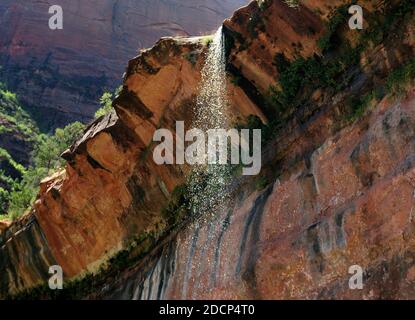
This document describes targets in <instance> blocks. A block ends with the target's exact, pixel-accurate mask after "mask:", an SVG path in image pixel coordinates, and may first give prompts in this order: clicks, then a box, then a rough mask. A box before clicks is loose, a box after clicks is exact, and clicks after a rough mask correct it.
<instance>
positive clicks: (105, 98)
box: [95, 86, 122, 119]
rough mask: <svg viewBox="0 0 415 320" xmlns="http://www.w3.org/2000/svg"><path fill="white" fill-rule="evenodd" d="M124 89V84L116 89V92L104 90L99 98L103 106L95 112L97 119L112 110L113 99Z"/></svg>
mask: <svg viewBox="0 0 415 320" xmlns="http://www.w3.org/2000/svg"><path fill="white" fill-rule="evenodd" d="M121 90H122V86H120V87H118V88H117V90H115V92H114V94H112V93H111V92H104V93H103V95H102V96H101V99H100V100H99V103H100V104H101V108H100V109H98V110H97V112H96V113H95V119H98V118H100V117H103V116H105V115H107V114H108V113H110V112H111V110H112V109H113V108H112V101H113V99H114V98H115V97H116V96H118V95H119V94H120V92H121Z"/></svg>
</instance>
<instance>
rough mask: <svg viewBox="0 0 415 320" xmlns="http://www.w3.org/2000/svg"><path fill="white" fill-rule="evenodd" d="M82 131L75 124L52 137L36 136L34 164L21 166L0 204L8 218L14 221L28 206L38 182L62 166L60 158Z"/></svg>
mask: <svg viewBox="0 0 415 320" xmlns="http://www.w3.org/2000/svg"><path fill="white" fill-rule="evenodd" d="M83 130H84V125H83V124H81V123H79V122H75V123H72V124H70V125H68V126H66V127H65V128H63V129H56V131H55V134H54V135H52V136H48V135H45V134H41V135H39V136H38V137H37V140H36V144H35V148H34V151H33V154H32V159H33V160H32V162H33V165H32V166H31V167H30V168H28V169H27V170H24V168H23V167H22V170H23V174H22V179H21V181H14V183H13V185H12V189H11V191H10V192H9V194H8V195H7V198H6V201H7V204H3V207H7V208H8V215H9V218H11V219H14V218H16V217H18V216H20V215H22V214H23V213H24V212H25V211H26V210H27V209H28V208H30V207H31V205H32V203H33V201H34V200H35V198H36V196H37V193H38V190H39V184H40V181H41V180H42V179H44V178H45V177H47V176H48V175H50V174H52V173H53V172H55V171H56V170H58V169H59V168H61V167H62V166H63V164H64V160H63V159H61V157H60V155H61V154H62V152H63V151H65V150H66V149H67V148H68V147H69V146H70V145H71V144H72V143H73V142H74V141H75V140H76V139H77V138H79V136H80V134H81V133H82V131H83Z"/></svg>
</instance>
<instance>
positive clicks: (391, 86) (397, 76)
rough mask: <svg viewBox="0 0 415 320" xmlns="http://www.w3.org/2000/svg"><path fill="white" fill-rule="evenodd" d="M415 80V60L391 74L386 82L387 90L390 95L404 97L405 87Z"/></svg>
mask: <svg viewBox="0 0 415 320" xmlns="http://www.w3.org/2000/svg"><path fill="white" fill-rule="evenodd" d="M414 78H415V59H413V60H411V61H409V62H407V63H406V64H404V65H402V66H400V67H399V68H397V69H395V70H394V71H392V72H391V73H390V75H389V76H388V78H387V80H386V90H387V92H388V93H390V94H393V95H396V96H402V95H403V94H404V93H405V87H406V86H407V85H408V84H409V83H410V82H411V81H413V80H414Z"/></svg>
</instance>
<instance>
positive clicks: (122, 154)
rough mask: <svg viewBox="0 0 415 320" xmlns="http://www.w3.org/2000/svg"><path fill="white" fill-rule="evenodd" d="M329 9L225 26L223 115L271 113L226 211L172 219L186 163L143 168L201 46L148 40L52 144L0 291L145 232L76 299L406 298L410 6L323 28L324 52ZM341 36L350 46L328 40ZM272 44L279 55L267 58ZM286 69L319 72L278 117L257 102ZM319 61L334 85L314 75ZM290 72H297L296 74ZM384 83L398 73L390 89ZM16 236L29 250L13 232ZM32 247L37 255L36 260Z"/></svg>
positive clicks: (182, 99) (186, 101)
mask: <svg viewBox="0 0 415 320" xmlns="http://www.w3.org/2000/svg"><path fill="white" fill-rule="evenodd" d="M329 3H330V5H332V6H331V7H330V6H329ZM343 3H346V1H338V2H336V3H335V5H333V2H332V1H330V2H329V1H323V0H319V1H316V0H314V1H304V2H303V5H302V6H300V8H289V7H288V6H287V5H285V4H284V3H283V2H281V1H277V0H275V1H269V2H267V4H266V6H263V7H258V5H257V4H256V3H252V4H250V5H249V6H248V7H246V8H243V9H241V10H239V11H238V12H236V13H235V14H234V16H233V17H232V18H231V19H230V20H227V21H225V24H224V25H225V35H226V38H227V55H228V70H229V81H228V88H229V102H230V108H231V114H232V116H233V122H234V123H241V122H243V120H244V119H246V118H247V117H248V116H249V115H257V116H258V117H259V118H261V119H262V120H263V121H266V120H268V121H269V122H270V123H271V122H273V121H274V122H275V120H276V119H275V118H276V116H275V114H276V113H277V111H278V114H279V115H280V116H281V117H282V116H284V118H281V119H277V120H280V121H279V122H278V125H275V126H274V127H273V126H272V125H271V124H270V125H269V127H268V128H272V130H274V135H273V136H271V137H270V138H269V141H268V142H267V143H266V144H265V145H266V147H265V149H264V151H263V157H262V159H263V169H262V172H261V174H260V176H259V177H238V176H236V177H234V181H233V183H232V188H231V192H232V197H231V201H230V202H229V204H228V205H227V206H226V207H227V210H221V211H218V212H216V214H214V215H209V217H206V218H205V219H202V220H201V221H197V222H192V223H190V222H186V221H185V222H186V223H184V224H179V225H177V226H176V227H175V228H174V229H169V228H168V227H167V221H166V219H165V217H164V216H163V215H162V214H161V211H162V210H161V209H162V208H164V207H165V204H166V203H167V202H168V201H170V202H171V200H172V199H174V194H175V193H174V192H173V190H174V188H175V186H177V185H179V184H181V183H182V182H183V181H184V176H185V173H187V172H188V169H189V168H187V167H179V166H157V165H155V164H154V163H153V162H152V157H151V150H152V148H153V146H152V145H151V139H152V134H153V132H154V130H155V129H156V128H158V127H163V128H171V129H174V121H176V120H185V121H186V123H189V121H190V120H191V119H192V113H191V110H192V105H193V104H194V97H195V95H196V94H197V92H198V87H197V84H198V83H199V81H200V69H201V67H202V65H203V61H204V55H205V52H206V50H207V48H206V45H205V43H206V41H205V40H204V39H202V38H182V39H170V38H166V39H162V40H160V41H159V42H158V43H157V44H156V46H155V47H153V48H152V49H151V50H147V51H144V52H143V53H142V54H141V55H140V56H138V57H137V58H135V59H133V60H132V61H130V63H129V66H128V70H127V73H126V76H125V80H124V89H123V91H122V93H121V94H120V96H119V97H118V98H117V99H116V100H115V101H114V107H115V111H114V112H112V113H111V114H109V115H108V116H106V117H105V118H102V119H99V120H98V121H96V122H95V123H94V124H92V125H91V126H90V127H89V128H88V129H87V131H86V132H85V135H84V137H83V138H82V139H81V140H80V141H78V142H77V143H75V145H74V146H73V147H72V148H71V150H68V151H67V152H65V154H64V155H63V156H64V157H65V159H67V160H68V164H67V167H66V169H65V171H62V172H61V173H59V174H57V175H56V176H54V177H51V178H49V179H48V180H45V181H44V182H43V183H42V186H41V193H40V195H39V199H38V201H37V202H36V205H35V208H34V210H33V212H32V213H31V214H30V215H29V216H27V217H26V218H25V219H24V220H22V221H20V222H18V223H17V224H15V225H13V226H11V227H10V228H9V229H7V230H6V232H5V233H3V238H4V240H3V242H2V243H4V244H8V245H7V246H5V245H3V246H0V247H1V250H3V251H2V252H1V255H0V257H2V259H3V260H2V261H12V262H11V263H5V262H3V264H4V265H5V268H4V270H6V272H5V273H4V274H2V275H0V277H2V278H1V283H2V292H3V293H7V292H12V293H13V292H17V291H19V290H21V289H23V288H28V287H32V286H34V285H36V284H38V283H41V282H42V281H44V280H45V277H44V276H43V274H42V271H41V270H44V268H45V267H46V265H47V264H48V263H52V261H56V263H58V264H60V265H61V266H62V267H63V269H64V272H65V275H66V277H67V278H72V277H75V276H77V275H81V274H83V273H84V272H85V271H86V270H89V271H96V270H98V268H99V265H100V264H101V263H102V262H104V261H105V260H106V259H107V258H108V257H110V256H111V255H112V254H113V253H115V252H116V251H117V250H119V249H120V248H124V249H126V248H127V247H128V243H131V242H130V240H131V239H134V237H136V236H137V235H142V234H143V232H145V233H149V232H152V234H154V235H155V236H154V237H155V238H156V240H155V243H154V245H152V246H151V247H150V250H144V251H143V250H141V249H140V245H139V244H138V243H140V241H141V240H140V241H138V240H136V241H135V242H134V246H133V248H132V249H131V248H128V250H127V253H128V255H130V256H131V255H133V254H134V250H141V251H140V252H138V255H137V256H138V257H139V258H138V259H137V260H136V261H135V262H134V263H133V264H130V265H129V266H128V268H123V269H122V270H120V272H118V273H117V275H116V277H108V278H105V277H104V278H103V279H100V282H99V283H96V286H95V287H94V290H93V292H88V293H87V294H86V296H87V297H89V298H124V299H127V298H128V299H132V298H134V299H180V298H194V299H198V298H230V299H234V298H249V299H252V298H254V299H257V298H263V299H283V298H289V299H298V298H313V299H315V298H324V299H333V298H343V299H348V298H364V299H376V298H392V299H397V298H414V297H415V292H414V289H413V288H414V281H415V277H414V267H413V265H414V256H415V252H414V249H413V244H414V243H413V242H414V239H415V237H414V230H415V229H414V221H413V208H414V196H413V195H414V188H415V180H414V179H415V169H414V168H415V167H414V161H413V160H414V156H415V149H414V147H413V146H414V139H415V131H414V129H413V128H414V124H415V109H414V106H415V90H414V86H413V78H414V74H415V71H414V70H413V63H414V62H413V61H412V59H413V56H414V48H415V29H414V24H415V21H414V15H413V10H414V8H413V5H412V4H411V1H407V2H405V1H403V2H397V3H400V4H397V3H392V4H390V5H391V7H386V9H388V10H389V11H387V12H388V14H390V15H391V16H393V17H400V18H401V19H399V20H395V21H394V20H388V21H389V22H388V24H389V27H390V29H389V30H388V32H384V33H383V34H382V35H381V36H379V35H378V34H376V37H375V36H374V35H373V34H371V33H369V34H363V37H362V38H361V35H362V34H361V33H357V31H352V30H348V29H347V27H344V28H341V27H339V28H337V29H336V32H335V33H334V35H335V36H336V37H335V38H334V37H331V38H330V41H335V42H336V44H338V48H340V49H339V50H338V51H336V50H333V49H331V51H329V53H327V52H326V51H327V48H326V49H323V50H322V48H321V45H320V46H319V45H317V40H318V39H321V37H324V35H326V34H327V31H328V30H329V29H330V28H328V27H326V26H327V24H326V23H327V21H331V19H332V17H333V12H334V10H336V9H337V8H338V7H339V6H340V5H341V4H343ZM363 4H364V5H365V9H366V12H367V13H368V15H367V18H368V20H367V21H368V22H369V24H370V23H375V21H377V20H376V19H377V18H379V17H384V13H385V7H383V6H384V5H385V4H382V3H381V2H379V3H378V4H377V5H373V2H372V1H370V2H369V1H368V2H363ZM317 9H318V10H317ZM382 15H383V16H382ZM253 17H254V18H255V19H253ZM249 19H253V20H249ZM382 19H383V18H382ZM385 19H386V18H385ZM249 21H255V24H253V23H252V22H249ZM346 23H347V20H346ZM281 30H284V32H282V31H281ZM368 30H369V31H370V30H371V29H370V28H368ZM359 39H360V40H359ZM361 39H363V40H361ZM367 39H369V40H367ZM359 41H362V42H361V43H359ZM345 42H347V43H351V45H350V46H345V47H344V46H342V45H340V43H345ZM298 43H300V44H301V45H299V44H298ZM342 50H345V52H347V53H356V52H357V53H358V54H355V55H346V56H347V58H349V57H351V56H355V57H357V59H356V60H355V62H354V63H351V64H347V63H346V62H345V61H346V60H341V59H344V58H341V57H342V56H344V55H342V53H344V51H342ZM279 53H283V54H284V56H285V58H286V59H287V61H283V63H281V61H280V63H278V61H277V62H276V61H275V60H276V59H275V57H276V56H279V57H280V55H278V54H279ZM254 56H255V57H254ZM300 56H303V57H305V58H309V59H308V60H306V62H304V61H303V60H302V59H301V58H300ZM339 60H340V61H342V63H340V64H339V65H337V64H336V63H335V62H336V61H339ZM290 62H291V64H290ZM297 63H302V66H303V67H304V68H306V67H307V68H309V69H310V70H312V71H313V72H315V74H317V75H319V77H320V78H313V79H312V80H313V81H310V82H301V83H302V84H303V86H302V87H300V89H301V90H299V92H298V93H297V95H296V96H295V97H294V98H293V100H296V99H300V100H301V102H302V103H301V104H298V105H295V108H291V109H290V108H289V107H288V106H287V108H286V109H284V112H280V111H279V110H276V109H275V108H280V107H281V106H280V105H278V104H277V103H275V104H273V105H272V106H273V107H274V109H275V110H274V109H272V107H271V106H270V105H269V102H267V101H268V99H266V98H267V95H269V94H270V93H268V87H269V85H273V86H275V87H276V88H277V89H274V90H278V88H285V89H286V88H291V87H293V86H294V85H292V82H289V83H290V84H291V86H287V81H288V80H287V78H286V75H287V72H284V70H283V69H281V65H282V66H284V68H292V66H294V67H295V66H296V64H297ZM308 63H318V67H319V68H310V65H309V64H308ZM333 63H334V64H333ZM345 65H346V67H344V66H345ZM312 66H314V64H312ZM405 66H409V67H408V68H406V67H405ZM329 67H330V68H329ZM403 67H405V68H404V69H402V68H403ZM322 68H328V70H329V72H330V75H331V77H335V80H336V81H335V84H333V83H332V82H330V81H329V82H327V83H329V84H330V85H326V82H322V80H321V79H323V78H324V76H326V73H325V72H326V71H324V73H321V72H320V71H321V69H322ZM336 68H341V69H340V70H341V72H338V73H335V72H334V70H337V69H336ZM309 69H307V70H309ZM316 69H317V71H316ZM289 70H291V71H292V72H293V73H294V71H293V70H294V69H289ZM301 71H302V69H300V71H296V72H299V74H300V75H301V77H302V78H300V80H301V81H303V79H304V78H307V77H308V74H302V73H301ZM290 74H291V73H290ZM313 74H314V73H313ZM333 74H335V75H336V76H333ZM408 77H409V79H408ZM235 79H237V81H236V80H235ZM295 80H296V81H300V80H298V79H295ZM398 80H400V81H402V80H405V81H406V82H405V83H404V84H403V87H400V86H399V85H398V82H397V81H398ZM290 81H291V80H290ZM295 83H297V82H295ZM315 83H318V84H319V85H318V86H315ZM320 83H324V86H323V85H320ZM377 88H380V89H381V90H375V89H377ZM398 89H399V90H398ZM276 96H277V98H280V99H281V96H278V95H276ZM271 97H274V100H277V102H278V101H279V100H278V99H276V98H275V96H271ZM356 97H358V98H360V99H359V101H358V102H354V99H353V98H356ZM289 102H290V101H289ZM265 114H266V115H267V117H266V116H265ZM273 116H274V118H273ZM264 181H265V182H266V183H264ZM25 221H32V224H31V226H32V227H31V228H28V227H24V226H25V225H26V224H25V223H26V222H25ZM19 230H21V232H19ZM30 230H33V231H30ZM30 234H35V235H36V239H37V240H36V245H33V241H27V239H28V238H29V236H28V235H30ZM160 234H163V236H159V235H160ZM32 237H34V236H32ZM0 243H1V242H0ZM9 246H13V247H16V248H21V249H20V250H11V249H9ZM33 247H35V248H42V252H46V253H48V254H47V256H42V257H43V258H42V259H41V260H40V261H39V263H37V264H36V267H31V261H32V259H33V257H39V254H38V253H37V252H36V250H32V248H33ZM135 253H137V252H135ZM143 253H145V255H143ZM353 265H359V266H360V267H362V269H363V270H364V288H363V290H350V289H349V279H350V277H351V275H350V274H349V273H348V271H349V268H350V267H351V266H353ZM33 270H35V272H34V271H33ZM36 270H37V271H36ZM17 271H18V272H17ZM33 274H36V276H33Z"/></svg>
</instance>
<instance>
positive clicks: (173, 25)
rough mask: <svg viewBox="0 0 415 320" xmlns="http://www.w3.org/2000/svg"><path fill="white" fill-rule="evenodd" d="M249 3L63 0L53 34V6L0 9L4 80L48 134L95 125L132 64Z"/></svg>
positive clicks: (8, 0)
mask: <svg viewBox="0 0 415 320" xmlns="http://www.w3.org/2000/svg"><path fill="white" fill-rule="evenodd" d="M246 3H247V1H245V0H226V1H220V2H218V1H195V0H168V1H159V0H156V1H145V0H140V1H130V0H121V1H119V0H105V1H101V0H93V1H81V0H76V1H73V0H70V1H69V0H59V1H55V2H54V4H55V5H60V6H62V9H63V14H64V16H63V17H64V28H63V30H54V31H52V30H50V29H49V27H48V20H49V17H50V16H51V15H49V13H48V10H49V4H48V3H45V2H39V1H32V0H30V1H27V0H18V1H15V0H5V1H2V2H1V4H0V30H2V36H1V38H0V66H1V67H2V69H1V79H2V81H5V82H7V84H8V85H9V87H10V88H11V89H12V90H13V91H14V92H16V93H17V94H18V95H19V97H20V98H21V100H22V102H23V103H24V104H25V105H26V106H27V107H28V108H29V109H30V110H31V113H32V114H33V116H34V117H35V118H36V120H37V121H38V122H39V124H40V126H41V128H42V129H47V130H49V129H50V128H56V127H60V126H63V125H65V124H68V123H70V122H73V121H75V120H82V121H88V120H90V119H91V118H92V116H93V114H94V112H95V110H96V109H97V105H98V104H97V101H98V99H99V97H100V95H101V94H102V92H103V91H104V90H106V89H107V90H113V89H114V88H115V87H116V86H118V85H119V84H120V82H121V78H122V73H123V72H124V65H125V61H127V60H128V59H130V58H131V57H133V56H134V55H135V54H136V53H137V51H138V49H140V48H146V47H149V46H152V44H153V43H154V42H155V41H156V40H157V39H159V38H160V37H162V36H169V35H198V34H201V33H205V32H211V31H213V30H215V29H216V28H217V27H218V26H219V25H220V24H221V22H222V21H223V19H225V18H226V17H227V16H229V15H230V14H231V12H232V11H233V10H235V9H237V8H238V7H240V6H242V5H245V4H246Z"/></svg>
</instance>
